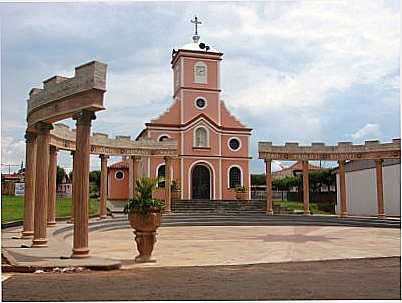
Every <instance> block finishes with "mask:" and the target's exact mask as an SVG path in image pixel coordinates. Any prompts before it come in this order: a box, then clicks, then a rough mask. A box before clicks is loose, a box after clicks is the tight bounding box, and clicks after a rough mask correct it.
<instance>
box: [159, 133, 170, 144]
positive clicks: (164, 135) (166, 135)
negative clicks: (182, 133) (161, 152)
mask: <svg viewBox="0 0 402 303" xmlns="http://www.w3.org/2000/svg"><path fill="white" fill-rule="evenodd" d="M162 137H168V138H169V139H172V137H171V136H170V135H169V134H160V135H159V136H158V142H161V141H159V140H160V139H161V138H162Z"/></svg>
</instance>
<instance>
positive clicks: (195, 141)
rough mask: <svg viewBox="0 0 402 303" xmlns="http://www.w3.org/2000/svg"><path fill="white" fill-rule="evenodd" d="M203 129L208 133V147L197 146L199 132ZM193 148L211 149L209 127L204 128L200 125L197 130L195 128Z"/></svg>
mask: <svg viewBox="0 0 402 303" xmlns="http://www.w3.org/2000/svg"><path fill="white" fill-rule="evenodd" d="M200 128H203V129H205V130H206V133H207V145H206V146H197V130H198V129H200ZM193 147H194V148H209V129H208V127H206V126H204V125H199V126H197V127H196V128H194V131H193Z"/></svg>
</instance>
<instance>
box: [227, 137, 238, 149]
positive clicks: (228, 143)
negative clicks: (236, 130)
mask: <svg viewBox="0 0 402 303" xmlns="http://www.w3.org/2000/svg"><path fill="white" fill-rule="evenodd" d="M232 139H236V140H237V141H239V148H238V149H232V148H231V147H230V140H232ZM227 145H228V148H229V150H230V151H232V152H237V151H239V150H240V149H241V140H240V138H239V137H230V138H229V139H228V141H227Z"/></svg>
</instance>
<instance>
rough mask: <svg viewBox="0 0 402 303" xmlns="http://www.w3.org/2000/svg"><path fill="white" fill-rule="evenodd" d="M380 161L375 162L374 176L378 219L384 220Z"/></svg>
mask: <svg viewBox="0 0 402 303" xmlns="http://www.w3.org/2000/svg"><path fill="white" fill-rule="evenodd" d="M382 162H383V161H382V159H378V160H375V173H376V174H375V175H376V181H377V182H376V183H377V208H378V218H385V212H384V194H383V184H382Z"/></svg>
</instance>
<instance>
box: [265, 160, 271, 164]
mask: <svg viewBox="0 0 402 303" xmlns="http://www.w3.org/2000/svg"><path fill="white" fill-rule="evenodd" d="M264 162H265V164H267V163H272V159H264Z"/></svg>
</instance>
